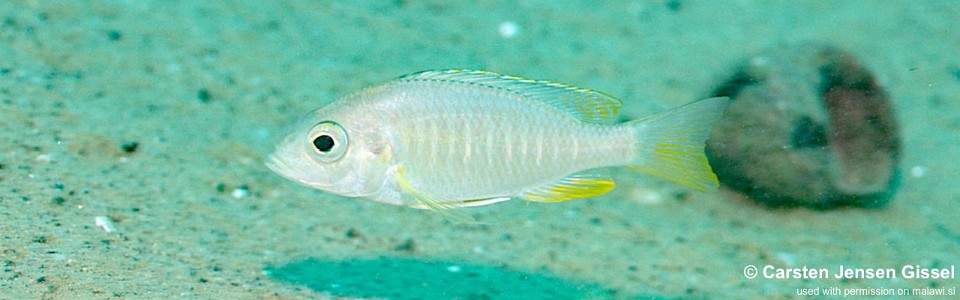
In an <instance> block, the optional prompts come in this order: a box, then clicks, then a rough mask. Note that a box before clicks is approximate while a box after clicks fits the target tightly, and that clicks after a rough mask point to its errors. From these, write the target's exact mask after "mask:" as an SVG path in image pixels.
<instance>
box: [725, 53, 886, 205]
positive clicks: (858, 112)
mask: <svg viewBox="0 0 960 300" xmlns="http://www.w3.org/2000/svg"><path fill="white" fill-rule="evenodd" d="M710 96H711V97H712V96H728V97H730V98H731V99H732V101H731V104H730V107H729V108H728V109H727V112H726V115H725V116H724V118H723V119H722V120H721V121H720V123H719V124H718V125H717V126H716V127H715V128H714V130H713V132H712V134H711V136H710V139H709V141H708V143H707V155H708V157H709V159H710V163H711V165H712V166H713V167H714V170H715V171H716V173H717V177H719V179H720V182H721V183H722V184H723V185H724V186H726V187H728V188H730V189H733V190H736V191H739V192H741V193H743V194H744V195H745V196H747V198H750V199H753V200H755V201H757V202H760V203H763V204H766V205H770V206H776V207H783V206H806V207H812V208H834V207H838V206H860V207H880V206H883V205H885V204H886V203H887V202H889V201H890V199H891V198H892V196H893V195H894V193H895V191H896V188H897V185H898V184H899V181H900V171H899V168H898V162H899V159H900V152H901V149H900V147H901V145H900V143H901V142H900V141H901V139H900V135H899V129H898V126H897V121H896V118H895V116H894V113H893V108H892V104H891V103H890V100H889V97H888V96H887V93H886V92H885V91H884V90H883V88H882V87H881V86H880V85H879V84H878V83H877V81H876V80H875V79H874V77H873V75H872V74H871V73H870V71H869V70H867V69H866V68H865V67H863V66H862V65H861V64H860V62H858V61H857V60H856V59H855V58H854V57H853V56H852V55H850V54H849V53H846V52H843V51H841V50H839V49H836V48H833V47H828V46H820V45H801V46H797V47H789V48H778V49H774V50H773V51H770V52H768V53H766V54H763V55H759V56H756V57H753V58H751V59H750V60H748V61H747V62H746V63H745V64H743V65H742V66H740V67H738V68H736V69H735V70H734V71H733V75H732V76H731V77H730V78H729V79H728V80H726V81H725V82H723V83H721V84H720V85H719V86H717V87H716V88H715V89H714V91H713V93H712V95H710Z"/></svg>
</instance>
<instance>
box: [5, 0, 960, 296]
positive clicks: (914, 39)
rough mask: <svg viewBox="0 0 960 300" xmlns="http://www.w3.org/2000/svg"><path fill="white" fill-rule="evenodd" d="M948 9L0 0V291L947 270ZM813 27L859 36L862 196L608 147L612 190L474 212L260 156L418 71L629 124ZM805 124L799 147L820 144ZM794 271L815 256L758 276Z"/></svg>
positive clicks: (295, 289) (575, 282)
mask: <svg viewBox="0 0 960 300" xmlns="http://www.w3.org/2000/svg"><path fill="white" fill-rule="evenodd" d="M957 15H960V9H958V8H957V7H956V5H953V3H952V2H939V1H924V2H909V3H908V2H895V1H885V2H878V1H844V2H842V3H835V2H831V1H805V2H793V1H782V2H777V1H774V2H767V1H616V2H607V1H604V2H593V1H574V2H568V3H564V4H560V3H557V2H552V1H525V2H521V3H512V2H498V1H481V2H475V3H457V2H450V3H447V2H417V1H391V2H376V1H371V2H336V1H334V2H318V1H271V2H262V1H233V2H230V3H202V2H194V1H133V2H131V1H85V2H67V1H20V0H13V1H2V2H0V18H2V21H0V128H3V130H0V141H2V142H0V266H2V271H0V299H37V298H53V299H85V298H114V297H124V298H166V297H188V298H201V299H216V298H226V299H235V298H236V299H259V298H270V299H298V298H321V299H325V298H332V297H345V298H390V299H437V298H440V299H511V298H513V299H561V298H570V299H583V298H591V299H596V298H599V299H606V298H615V299H616V298H627V299H636V298H658V297H662V298H711V299H712V298H720V299H730V298H757V297H771V298H801V297H805V295H803V294H805V293H812V292H813V291H816V292H819V293H821V294H822V293H826V292H829V291H833V290H834V289H833V288H837V290H839V291H840V292H841V293H843V292H874V293H885V292H889V291H892V292H894V293H897V292H901V291H905V292H901V293H911V295H912V296H911V297H913V298H918V297H920V296H918V293H939V292H942V293H950V292H952V291H955V288H956V287H957V286H958V281H957V279H956V277H955V276H953V275H950V276H952V277H950V278H910V275H911V274H914V273H912V270H916V269H925V270H942V269H951V268H952V267H954V266H955V265H957V264H958V263H960V254H958V253H960V252H958V246H960V221H958V219H957V218H956V217H955V216H956V215H957V214H958V211H957V205H956V204H957V201H958V200H960V185H957V184H956V182H955V179H956V175H955V174H960V164H958V160H957V159H956V153H960V149H958V148H960V147H958V145H960V140H958V137H960V132H958V131H960V125H958V124H960V121H958V120H960V108H958V104H957V103H960V102H958V101H956V96H955V95H960V71H958V70H960V58H958V57H960V56H957V55H955V53H956V52H957V48H958V47H960V46H958V45H960V31H957V30H956V29H954V27H955V26H954V25H953V23H954V21H953V19H954V18H955V16H957ZM807 42H815V43H822V44H829V45H833V46H836V47H838V48H840V49H843V50H844V51H847V52H849V53H851V54H852V55H854V56H856V58H857V60H859V61H860V62H861V63H862V64H863V65H864V66H865V67H866V68H867V69H869V70H870V71H871V72H872V75H873V76H874V77H875V78H876V81H877V82H878V83H879V84H880V85H881V86H882V88H883V89H884V90H885V91H886V92H887V93H888V94H889V97H890V102H891V103H892V105H893V110H894V112H895V116H896V118H897V120H898V123H899V128H900V137H901V139H902V144H901V146H902V150H903V153H902V155H901V156H900V158H899V163H898V166H899V169H900V170H901V172H902V179H901V182H900V187H899V189H897V190H896V193H895V196H894V197H893V198H892V199H891V200H890V202H889V203H888V204H886V205H883V206H882V207H877V208H857V207H842V208H838V209H808V208H803V207H792V206H788V207H784V208H769V207H766V206H763V205H757V204H756V203H755V202H753V201H750V200H746V199H743V198H742V197H741V196H740V195H739V194H738V193H737V192H735V191H732V190H729V189H721V190H720V191H719V192H716V193H699V192H695V191H691V190H688V189H685V188H683V187H680V186H677V185H674V184H671V183H668V182H665V181H661V180H659V179H656V178H653V177H652V176H645V175H638V174H637V173H635V172H633V171H629V170H624V169H614V170H613V176H614V178H615V179H616V181H617V189H616V190H614V191H613V192H611V193H609V194H606V195H603V196H601V197H597V198H593V199H584V200H576V201H568V202H563V203H554V204H541V203H526V202H523V201H508V202H505V203H499V204H495V205H490V206H485V207H479V208H469V209H468V210H467V211H468V214H470V215H471V216H472V217H474V218H476V219H477V220H480V221H483V222H485V223H486V224H485V225H465V224H455V223H452V222H450V221H448V220H446V219H445V218H444V217H443V216H441V215H439V214H435V213H431V212H429V211H423V210H416V209H410V208H405V207H395V206H390V205H384V204H379V203H374V202H371V201H366V200H360V199H351V198H346V197H341V196H337V195H332V194H328V193H324V192H320V191H316V190H312V189H309V188H305V187H302V186H299V185H297V184H295V183H293V182H290V181H288V180H285V179H283V178H281V177H279V176H277V175H276V174H274V173H272V172H270V171H269V170H268V169H267V168H266V167H265V166H264V164H263V158H264V155H266V154H267V153H268V152H269V151H271V150H272V148H273V146H274V144H275V143H276V142H277V135H279V134H280V133H281V132H282V131H283V130H284V129H285V128H286V127H288V126H290V125H291V124H292V123H293V122H294V121H296V120H297V119H298V118H299V117H301V116H302V115H303V114H304V113H306V112H308V111H310V110H312V109H314V108H317V107H320V106H322V105H323V104H326V103H329V102H330V101H333V100H334V99H336V98H338V97H341V96H343V95H345V94H347V93H350V92H352V91H356V90H358V89H361V88H363V87H366V86H370V85H375V84H379V83H382V82H385V81H388V80H390V79H392V78H395V77H397V76H400V75H403V74H407V73H411V72H415V71H420V70H428V69H445V68H469V69H485V70H491V71H496V72H500V73H504V74H511V75H519V76H524V77H527V78H536V79H550V80H555V81H558V82H564V83H569V84H573V85H576V86H581V87H587V88H591V89H595V90H599V91H603V92H605V93H608V94H610V95H613V96H616V97H618V98H620V99H622V100H623V101H624V107H623V110H622V114H623V119H625V120H630V119H636V118H640V117H643V116H645V115H649V114H651V113H655V112H659V111H663V110H666V109H668V108H671V107H676V106H679V105H682V104H684V103H688V102H691V101H694V100H697V99H701V98H705V97H707V96H709V94H710V93H711V92H712V91H714V90H715V89H716V88H717V87H718V86H719V85H720V83H722V82H724V81H725V80H727V79H728V77H729V76H731V74H733V73H735V70H736V68H737V67H738V66H739V65H741V64H743V63H744V61H750V58H751V57H755V55H757V54H758V53H766V52H765V51H768V50H769V49H774V48H777V47H782V46H785V45H786V46H788V47H789V45H794V44H800V43H807ZM786 73H789V72H786ZM804 128H806V127H804ZM811 128H813V129H810V130H808V131H802V132H801V133H802V134H799V135H800V136H804V138H802V139H801V140H803V141H802V142H803V143H801V144H804V145H810V144H812V145H817V141H818V140H817V138H816V136H818V135H817V132H819V131H818V130H816V128H814V127H811ZM795 179H796V180H801V179H802V178H795ZM767 266H770V267H769V268H768V269H767V270H768V272H771V273H770V274H771V276H770V277H774V278H767V277H766V276H764V275H765V274H764V273H763V272H764V269H765V268H767ZM841 266H842V267H843V268H844V269H852V270H865V269H881V270H887V269H893V270H895V272H894V273H895V276H896V278H878V277H880V276H872V277H873V278H855V279H852V278H836V277H835V276H834V275H836V274H842V273H840V272H841ZM750 267H756V268H758V272H760V274H759V275H758V276H757V277H756V278H749V277H750V276H749V274H745V272H748V273H749V271H748V270H749V269H750ZM803 268H807V269H808V270H810V269H815V270H820V269H825V270H827V272H828V273H829V275H830V276H828V277H826V278H810V277H814V276H806V275H804V276H805V277H808V278H775V277H777V274H778V273H777V272H778V270H779V271H780V272H781V273H779V274H788V273H789V274H790V275H795V273H793V271H792V270H795V269H796V270H801V271H798V272H802V270H803ZM934 272H939V271H934ZM804 274H806V273H804ZM928 274H929V273H928ZM781 277H782V276H781ZM793 277H797V276H793ZM801 277H803V276H801ZM926 277H930V276H926ZM914 289H916V290H914ZM874 297H877V296H874Z"/></svg>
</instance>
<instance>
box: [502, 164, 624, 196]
mask: <svg viewBox="0 0 960 300" xmlns="http://www.w3.org/2000/svg"><path fill="white" fill-rule="evenodd" d="M614 186H615V184H614V182H613V178H612V177H610V174H609V171H607V170H603V169H594V170H586V171H581V172H578V173H574V174H571V175H568V176H567V177H564V178H562V179H560V180H557V181H556V182H553V183H550V184H547V185H544V186H538V187H535V188H532V189H529V190H526V191H524V192H523V194H522V195H520V198H522V199H523V200H527V201H537V202H560V201H566V200H572V199H578V198H589V197H596V196H600V195H603V194H606V193H607V192H609V191H610V190H612V189H613V187H614Z"/></svg>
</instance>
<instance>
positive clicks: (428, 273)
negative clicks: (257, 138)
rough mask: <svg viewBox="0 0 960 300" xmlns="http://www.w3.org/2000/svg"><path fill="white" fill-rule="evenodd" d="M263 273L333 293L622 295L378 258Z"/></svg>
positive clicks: (538, 277) (538, 278)
mask: <svg viewBox="0 0 960 300" xmlns="http://www.w3.org/2000/svg"><path fill="white" fill-rule="evenodd" d="M266 271H267V273H268V274H269V277H270V278H272V279H275V280H279V281H284V282H288V283H291V284H296V285H303V286H306V287H308V288H310V289H312V290H314V291H316V292H320V293H329V294H331V295H333V296H343V297H363V298H386V299H622V298H628V297H625V296H624V295H618V292H617V291H615V290H612V289H607V288H603V287H601V286H598V285H595V284H584V283H576V282H570V281H566V280H563V279H560V278H558V277H554V276H551V275H549V274H542V273H529V272H522V271H516V270H510V269H508V268H506V267H493V266H484V265H476V264H467V263H460V262H445V261H426V260H417V259H412V258H399V257H379V258H369V259H366V258H355V259H348V260H336V261H333V260H322V259H318V258H308V259H305V260H301V261H294V262H290V263H288V264H286V265H282V266H268V267H267V268H266Z"/></svg>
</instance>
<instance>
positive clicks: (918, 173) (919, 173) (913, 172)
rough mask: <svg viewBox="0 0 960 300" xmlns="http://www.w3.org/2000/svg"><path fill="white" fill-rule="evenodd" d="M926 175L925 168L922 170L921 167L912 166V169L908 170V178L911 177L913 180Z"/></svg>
mask: <svg viewBox="0 0 960 300" xmlns="http://www.w3.org/2000/svg"><path fill="white" fill-rule="evenodd" d="M926 174H927V168H924V167H921V166H914V167H913V168H910V176H913V178H920V177H923V175H926Z"/></svg>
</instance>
